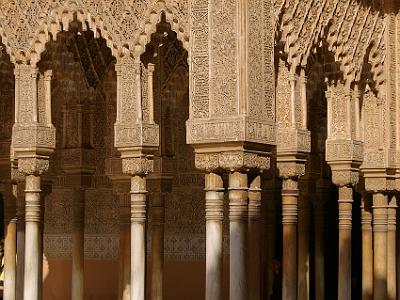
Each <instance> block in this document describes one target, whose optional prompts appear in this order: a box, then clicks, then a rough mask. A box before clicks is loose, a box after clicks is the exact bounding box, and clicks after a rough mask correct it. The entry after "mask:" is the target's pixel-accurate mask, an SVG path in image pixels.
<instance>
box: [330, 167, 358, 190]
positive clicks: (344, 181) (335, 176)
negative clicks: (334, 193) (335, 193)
mask: <svg viewBox="0 0 400 300" xmlns="http://www.w3.org/2000/svg"><path fill="white" fill-rule="evenodd" d="M358 180H359V171H358V170H357V169H350V170H345V169H344V170H332V182H333V184H335V185H337V186H339V187H345V186H355V185H356V184H357V183H358Z"/></svg>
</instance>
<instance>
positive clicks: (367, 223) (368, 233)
mask: <svg viewBox="0 0 400 300" xmlns="http://www.w3.org/2000/svg"><path fill="white" fill-rule="evenodd" d="M371 202H372V201H371V195H370V194H367V193H365V192H364V193H363V194H362V199H361V239H362V240H361V242H362V299H363V300H372V294H373V282H374V269H373V265H374V264H373V261H374V252H373V245H372V241H373V239H372V207H371V206H372V203H371Z"/></svg>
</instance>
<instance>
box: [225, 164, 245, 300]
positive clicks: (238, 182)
mask: <svg viewBox="0 0 400 300" xmlns="http://www.w3.org/2000/svg"><path fill="white" fill-rule="evenodd" d="M247 219H248V183H247V174H243V173H240V172H233V173H230V174H229V251H230V256H229V269H230V276H229V298H230V299H231V300H247V299H248V283H247Z"/></svg>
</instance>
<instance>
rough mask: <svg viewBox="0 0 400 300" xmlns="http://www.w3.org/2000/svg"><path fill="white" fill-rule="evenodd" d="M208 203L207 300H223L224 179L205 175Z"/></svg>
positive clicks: (209, 174)
mask: <svg viewBox="0 0 400 300" xmlns="http://www.w3.org/2000/svg"><path fill="white" fill-rule="evenodd" d="M205 192H206V194H205V201H206V297H205V299H206V300H222V259H223V256H222V246H223V231H222V226H223V224H222V222H223V218H224V206H223V204H224V202H223V201H224V188H223V182H222V177H221V176H220V175H218V174H215V173H208V174H206V175H205Z"/></svg>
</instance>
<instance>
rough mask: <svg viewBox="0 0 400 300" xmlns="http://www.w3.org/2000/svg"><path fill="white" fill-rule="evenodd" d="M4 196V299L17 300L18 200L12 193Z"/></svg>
mask: <svg viewBox="0 0 400 300" xmlns="http://www.w3.org/2000/svg"><path fill="white" fill-rule="evenodd" d="M14 186H15V185H13V188H14ZM15 189H16V187H15ZM2 196H3V203H4V299H5V300H15V297H16V271H17V270H16V267H17V265H16V254H17V252H16V251H17V248H16V247H17V216H16V198H15V197H14V196H12V195H11V193H3V195H2Z"/></svg>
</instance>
